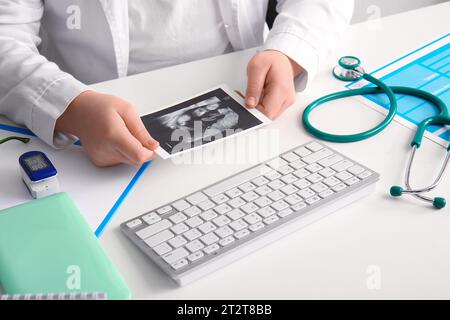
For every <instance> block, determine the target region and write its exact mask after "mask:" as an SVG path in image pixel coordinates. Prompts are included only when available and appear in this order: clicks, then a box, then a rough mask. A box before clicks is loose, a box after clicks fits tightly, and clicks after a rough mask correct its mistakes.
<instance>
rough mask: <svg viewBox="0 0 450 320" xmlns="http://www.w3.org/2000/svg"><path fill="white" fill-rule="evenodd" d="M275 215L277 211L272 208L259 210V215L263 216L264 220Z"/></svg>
mask: <svg viewBox="0 0 450 320" xmlns="http://www.w3.org/2000/svg"><path fill="white" fill-rule="evenodd" d="M275 213H276V211H275V210H274V209H273V208H271V207H264V208H261V209H259V210H258V214H259V215H261V216H262V217H263V218H267V217H270V216H271V215H273V214H275Z"/></svg>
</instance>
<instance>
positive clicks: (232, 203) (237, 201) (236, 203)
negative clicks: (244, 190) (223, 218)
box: [227, 197, 247, 208]
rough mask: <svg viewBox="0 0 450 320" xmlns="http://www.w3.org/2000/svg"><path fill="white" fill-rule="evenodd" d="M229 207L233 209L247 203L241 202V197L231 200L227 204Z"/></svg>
mask: <svg viewBox="0 0 450 320" xmlns="http://www.w3.org/2000/svg"><path fill="white" fill-rule="evenodd" d="M227 203H228V204H229V205H230V206H232V207H233V208H239V207H240V206H242V205H244V204H246V203H247V202H245V201H244V200H242V198H241V197H237V198H234V199H231V200H230V201H228V202H227Z"/></svg>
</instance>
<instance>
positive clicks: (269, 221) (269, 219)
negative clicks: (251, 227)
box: [264, 215, 280, 224]
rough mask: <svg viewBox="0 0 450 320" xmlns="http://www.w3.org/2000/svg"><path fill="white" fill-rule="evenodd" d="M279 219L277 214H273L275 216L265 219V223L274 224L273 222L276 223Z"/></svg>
mask: <svg viewBox="0 0 450 320" xmlns="http://www.w3.org/2000/svg"><path fill="white" fill-rule="evenodd" d="M278 220H280V219H279V218H278V217H277V216H276V215H273V216H270V217H268V218H266V219H264V223H265V224H272V223H274V222H276V221H278Z"/></svg>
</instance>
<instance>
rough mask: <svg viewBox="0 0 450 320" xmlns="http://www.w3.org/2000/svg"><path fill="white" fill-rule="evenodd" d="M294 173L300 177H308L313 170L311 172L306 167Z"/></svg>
mask: <svg viewBox="0 0 450 320" xmlns="http://www.w3.org/2000/svg"><path fill="white" fill-rule="evenodd" d="M293 174H294V175H295V176H296V177H297V178H299V179H303V178H304V177H307V176H309V175H310V174H311V172H309V171H308V170H306V169H305V168H302V169H298V170H296V171H294V172H293Z"/></svg>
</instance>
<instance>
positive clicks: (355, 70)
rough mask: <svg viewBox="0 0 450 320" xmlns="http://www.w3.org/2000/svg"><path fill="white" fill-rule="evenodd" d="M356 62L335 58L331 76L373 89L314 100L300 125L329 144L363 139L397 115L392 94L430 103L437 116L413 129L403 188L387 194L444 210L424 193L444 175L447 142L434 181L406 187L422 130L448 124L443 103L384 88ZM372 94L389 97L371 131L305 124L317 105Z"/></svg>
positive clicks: (427, 96)
mask: <svg viewBox="0 0 450 320" xmlns="http://www.w3.org/2000/svg"><path fill="white" fill-rule="evenodd" d="M360 63H361V62H360V60H359V59H358V58H356V57H352V56H345V57H342V58H341V59H339V65H337V66H336V67H335V68H334V69H333V75H334V76H335V77H336V78H337V79H339V80H342V81H357V80H360V79H365V80H367V81H368V82H370V83H372V84H374V85H375V86H376V87H365V88H360V89H353V90H346V91H341V92H336V93H332V94H329V95H327V96H324V97H322V98H319V99H317V100H316V101H314V102H312V103H311V104H310V105H309V106H307V107H306V109H305V111H304V113H303V124H304V126H305V128H306V130H307V131H309V132H310V133H311V134H312V135H314V136H316V137H317V138H320V139H323V140H327V141H332V142H355V141H360V140H364V139H367V138H370V137H372V136H374V135H376V134H378V133H379V132H381V131H382V130H383V129H385V128H386V127H387V126H388V125H389V124H390V123H391V122H392V120H393V119H394V117H395V115H396V114H397V98H396V96H395V93H401V94H406V95H412V96H416V97H419V98H422V99H425V100H427V101H429V102H430V103H432V104H434V105H435V106H436V107H437V108H438V109H439V110H440V113H439V115H438V116H434V117H429V118H427V119H425V120H423V121H422V122H421V123H420V124H419V125H418V127H417V132H416V134H415V136H414V138H413V140H412V142H411V148H412V149H411V154H410V157H409V160H408V164H407V167H406V174H405V188H402V187H400V186H393V187H391V189H390V194H391V195H392V196H394V197H398V196H401V195H402V194H409V195H413V196H415V197H416V198H418V199H420V200H423V201H426V202H430V203H432V204H433V206H434V207H435V208H438V209H441V208H444V207H445V204H446V202H445V199H444V198H441V197H435V198H430V197H428V196H426V195H424V193H427V192H429V191H431V190H433V189H434V188H436V187H437V185H438V184H439V182H440V181H441V180H442V177H443V176H444V172H445V170H446V168H447V165H448V162H449V159H450V143H449V146H448V147H447V155H446V157H445V160H444V163H443V165H442V167H441V169H440V171H439V173H438V176H437V178H436V179H435V180H434V182H433V183H432V184H431V185H429V186H427V187H425V188H421V189H413V188H411V184H410V176H411V165H412V163H413V160H414V156H415V154H416V150H417V149H418V148H420V144H421V143H422V138H423V135H424V133H425V130H426V129H427V127H429V126H430V125H450V117H449V114H448V109H447V106H446V105H445V103H444V102H443V101H442V100H441V99H439V98H438V97H437V96H435V95H433V94H431V93H428V92H426V91H423V90H419V89H415V88H409V87H400V86H388V85H386V84H385V83H384V82H383V81H381V80H379V79H377V78H375V77H373V76H371V75H370V74H368V73H366V72H365V71H364V69H363V68H362V67H361V66H360ZM376 93H385V94H386V96H387V97H388V98H389V102H390V107H389V112H388V114H387V116H386V118H385V119H384V120H383V121H382V122H381V123H380V124H378V125H377V126H375V127H374V128H372V129H370V130H367V131H364V132H361V133H357V134H350V135H337V134H331V133H327V132H323V131H321V130H319V129H317V128H316V127H314V126H313V125H312V124H311V122H310V121H309V115H310V114H311V112H312V111H313V110H314V109H315V108H317V107H318V106H319V105H321V104H323V103H326V102H329V101H333V100H337V99H341V98H346V97H352V96H356V95H365V94H376Z"/></svg>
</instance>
